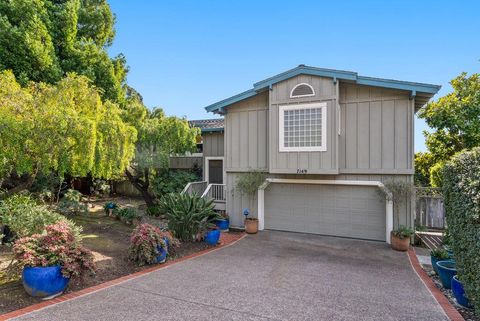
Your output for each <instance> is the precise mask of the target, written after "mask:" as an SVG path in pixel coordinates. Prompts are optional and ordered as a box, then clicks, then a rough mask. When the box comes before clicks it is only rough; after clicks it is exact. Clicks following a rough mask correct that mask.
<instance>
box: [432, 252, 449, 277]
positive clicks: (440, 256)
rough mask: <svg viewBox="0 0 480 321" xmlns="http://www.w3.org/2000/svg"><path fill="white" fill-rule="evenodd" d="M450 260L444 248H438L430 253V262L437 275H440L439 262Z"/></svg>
mask: <svg viewBox="0 0 480 321" xmlns="http://www.w3.org/2000/svg"><path fill="white" fill-rule="evenodd" d="M449 258H450V255H449V254H448V252H447V250H445V249H443V248H438V249H434V250H432V251H430V261H431V262H432V268H433V270H434V271H435V273H437V274H438V268H437V262H438V261H445V260H448V259H449Z"/></svg>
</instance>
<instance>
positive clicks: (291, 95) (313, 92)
mask: <svg viewBox="0 0 480 321" xmlns="http://www.w3.org/2000/svg"><path fill="white" fill-rule="evenodd" d="M303 85H305V86H308V87H310V89H311V90H312V93H311V94H307V95H295V96H294V95H293V91H294V90H295V89H296V88H297V87H298V86H303ZM312 96H315V89H313V87H312V85H310V84H307V83H306V82H302V83H300V84H298V85H295V86H294V87H293V88H292V90H291V91H290V98H301V97H312Z"/></svg>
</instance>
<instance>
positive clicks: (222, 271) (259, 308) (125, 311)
mask: <svg viewBox="0 0 480 321" xmlns="http://www.w3.org/2000/svg"><path fill="white" fill-rule="evenodd" d="M15 320H37V321H38V320H45V321H47V320H48V321H54V320H75V321H76V320H78V321H80V320H82V321H87V320H95V321H96V320H239V321H245V320H329V321H333V320H356V321H358V320H383V321H389V320H415V321H421V320H432V321H433V320H435V321H443V320H448V319H447V317H446V316H445V314H444V313H443V310H442V309H441V307H440V306H439V305H438V304H437V302H436V301H435V300H434V298H433V297H432V295H431V294H430V292H429V291H428V290H427V289H426V287H425V286H424V284H423V283H422V281H421V280H420V279H419V278H418V277H417V275H416V274H415V272H414V271H413V270H412V268H411V266H410V263H409V260H408V257H407V255H406V254H405V253H399V252H395V251H392V250H390V248H389V247H388V246H387V245H386V244H385V243H378V242H367V241H357V240H348V239H341V238H334V237H322V236H314V235H304V234H295V233H285V232H272V231H269V232H262V233H259V234H258V235H249V236H247V237H246V238H244V239H243V240H241V241H240V242H238V243H236V244H235V245H232V246H230V247H227V248H223V249H220V250H218V251H215V252H212V253H209V254H207V255H204V256H200V257H197V258H195V259H191V260H188V261H184V262H181V263H178V264H175V265H171V266H169V267H167V268H165V269H161V270H157V271H155V272H152V273H150V274H146V275H143V276H141V277H139V278H136V279H133V280H129V281H126V282H124V283H121V284H118V285H115V286H113V287H110V288H107V289H104V290H101V291H98V292H95V293H92V294H89V295H86V296H83V297H80V298H77V299H74V300H71V301H67V302H63V303H60V304H57V305H53V306H50V307H47V308H45V309H43V310H40V311H36V312H32V313H30V314H27V315H24V316H21V317H19V318H16V319H15Z"/></svg>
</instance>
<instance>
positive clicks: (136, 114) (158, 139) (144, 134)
mask: <svg viewBox="0 0 480 321" xmlns="http://www.w3.org/2000/svg"><path fill="white" fill-rule="evenodd" d="M123 117H124V119H125V121H127V122H129V123H130V124H132V125H133V126H135V128H136V129H137V131H138V140H137V142H136V146H135V157H134V159H133V161H132V163H131V164H130V167H129V168H128V169H127V170H126V171H125V174H126V176H127V178H128V179H129V181H130V182H131V183H132V185H133V186H134V187H135V188H136V189H137V190H138V191H139V192H140V193H141V194H142V197H143V199H144V200H145V203H146V204H147V205H148V206H152V205H154V196H153V195H152V193H151V191H150V181H151V178H152V176H154V175H155V174H156V173H157V172H158V171H160V170H162V169H165V168H168V162H169V157H170V155H172V154H184V153H186V152H188V151H193V150H194V149H195V148H196V138H197V136H198V135H199V130H198V128H191V127H190V126H189V124H188V121H187V120H186V119H184V118H178V117H174V116H166V115H165V113H164V112H163V110H162V109H160V108H156V109H153V110H148V109H147V108H146V107H145V106H144V105H143V103H142V101H141V97H139V96H138V95H132V96H130V97H128V98H127V103H126V104H125V107H124V113H123Z"/></svg>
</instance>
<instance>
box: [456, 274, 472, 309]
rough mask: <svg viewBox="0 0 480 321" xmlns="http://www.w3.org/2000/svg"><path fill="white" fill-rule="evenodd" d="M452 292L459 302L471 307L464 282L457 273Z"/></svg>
mask: <svg viewBox="0 0 480 321" xmlns="http://www.w3.org/2000/svg"><path fill="white" fill-rule="evenodd" d="M452 292H453V295H454V296H455V299H456V300H457V303H458V304H460V305H463V306H464V307H467V308H470V307H471V306H470V303H469V302H468V299H467V297H466V296H465V290H464V289H463V283H462V282H460V281H459V280H458V276H457V275H455V276H454V277H453V278H452Z"/></svg>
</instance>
